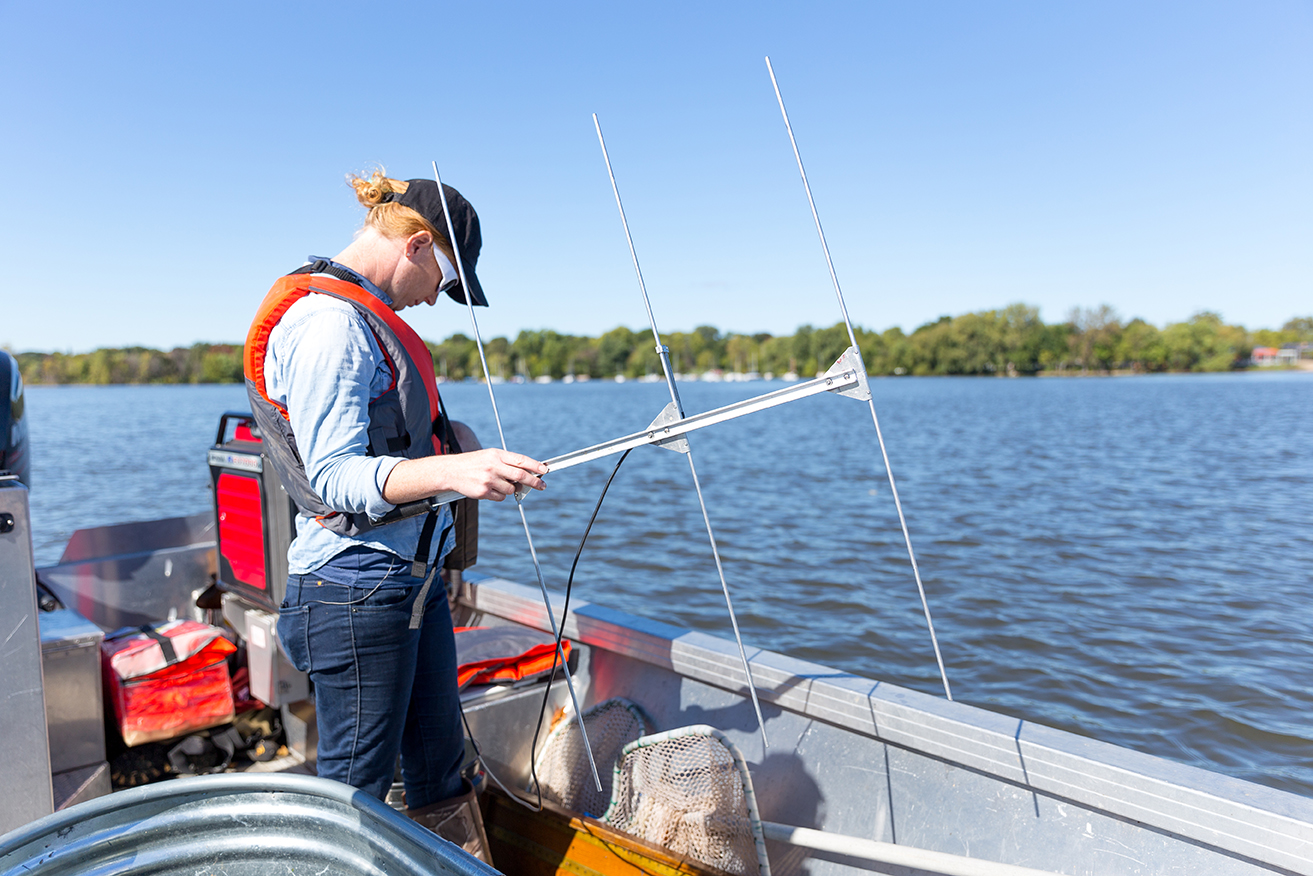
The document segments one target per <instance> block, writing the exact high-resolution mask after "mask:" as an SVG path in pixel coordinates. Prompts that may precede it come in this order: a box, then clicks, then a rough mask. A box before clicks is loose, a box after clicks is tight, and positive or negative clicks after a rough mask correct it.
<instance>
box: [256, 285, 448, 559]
mask: <svg viewBox="0 0 1313 876" xmlns="http://www.w3.org/2000/svg"><path fill="white" fill-rule="evenodd" d="M310 294H320V295H331V296H333V297H334V298H338V299H341V300H342V301H345V302H347V303H348V304H350V305H351V306H352V307H354V308H355V309H356V311H357V312H358V313H360V315H361V316H362V317H363V318H364V320H365V322H366V324H368V326H369V328H370V331H372V332H373V333H374V338H375V340H377V341H378V345H379V348H380V349H382V351H383V355H384V356H385V357H386V359H387V365H388V369H389V370H390V371H391V372H392V384H391V386H390V387H389V388H388V390H387V392H385V393H383V394H382V395H380V396H379V397H378V398H376V399H372V400H371V401H370V403H369V450H368V453H369V455H370V456H402V457H405V458H407V459H419V458H421V457H424V456H433V455H435V454H440V453H443V452H445V447H444V444H443V436H445V435H446V434H447V424H446V422H445V420H446V418H445V414H444V412H443V408H442V400H441V399H440V398H439V396H438V382H437V377H436V376H435V375H434V373H433V356H432V354H431V353H430V352H429V349H428V347H426V346H425V345H424V342H423V341H422V340H420V337H419V335H417V334H416V333H415V330H414V329H412V328H411V327H410V326H409V325H407V324H406V323H405V321H404V320H402V319H401V317H400V316H398V315H397V314H396V312H395V311H394V310H392V308H390V307H388V306H387V305H386V304H384V303H383V302H382V301H381V300H379V298H378V297H376V296H375V295H373V294H372V293H371V292H370V291H369V290H368V289H365V288H364V287H363V286H361V285H360V283H359V281H358V278H356V277H355V275H354V274H353V273H351V272H350V271H345V270H342V269H340V268H337V267H335V266H333V265H331V264H329V263H328V262H326V261H322V260H320V261H316V262H315V263H313V264H311V265H307V266H305V267H304V268H301V269H300V270H298V271H295V272H293V273H291V274H288V275H287V276H286V277H282V278H280V279H279V280H278V281H277V282H276V283H274V285H273V288H272V289H270V290H269V294H268V295H266V296H265V299H264V302H263V303H261V305H260V309H259V310H258V311H256V314H255V319H254V321H253V322H252V323H251V330H250V332H248V333H247V335H246V349H245V353H244V360H245V361H244V365H245V372H246V394H247V396H248V397H249V398H250V400H251V411H252V413H253V414H254V415H255V421H256V423H257V424H258V425H259V427H260V431H261V432H263V433H264V449H265V452H266V453H267V454H268V457H269V460H270V462H271V463H273V465H274V468H275V469H276V470H277V472H278V475H279V477H281V478H282V480H283V486H284V487H286V489H287V493H288V495H290V496H291V497H292V500H293V501H294V502H296V505H297V507H298V508H299V509H301V511H302V512H303V513H305V514H307V515H309V516H311V517H314V518H316V519H317V520H318V521H319V522H320V524H322V525H323V526H324V527H326V528H327V529H330V530H332V531H333V532H336V533H338V534H339V535H347V536H354V535H359V534H360V533H362V532H367V531H368V530H370V529H372V528H373V527H374V526H375V525H376V524H375V523H374V522H371V521H370V520H369V519H368V517H367V516H366V515H364V514H356V513H348V512H343V511H338V510H335V509H333V508H330V507H328V505H326V504H325V503H324V501H323V499H321V498H320V497H319V496H318V495H317V494H316V493H315V491H314V490H313V489H312V488H311V487H310V479H309V478H308V477H307V476H306V472H305V464H304V462H303V461H302V459H301V454H300V452H299V451H298V450H297V441H296V436H295V435H294V434H293V433H292V424H291V420H290V419H289V418H288V413H287V410H286V409H285V408H284V407H283V406H282V405H280V404H278V403H277V402H275V401H274V400H273V399H271V398H269V393H268V391H267V390H266V388H265V382H264V360H265V354H266V353H267V352H268V348H269V333H270V332H272V331H273V329H274V326H276V325H278V322H279V320H281V319H282V318H283V315H284V314H286V313H287V310H288V308H290V307H291V306H292V305H293V304H295V303H296V302H298V301H300V300H301V299H302V298H304V297H305V296H307V295H310Z"/></svg>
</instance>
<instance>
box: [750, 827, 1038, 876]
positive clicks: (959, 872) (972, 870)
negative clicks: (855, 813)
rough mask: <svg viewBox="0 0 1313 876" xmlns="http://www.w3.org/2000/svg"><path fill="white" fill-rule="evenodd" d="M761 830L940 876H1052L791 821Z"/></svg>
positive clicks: (811, 845) (799, 843)
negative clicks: (814, 827)
mask: <svg viewBox="0 0 1313 876" xmlns="http://www.w3.org/2000/svg"><path fill="white" fill-rule="evenodd" d="M761 832H762V834H763V835H764V836H765V837H766V839H768V840H775V841H776V842H781V843H788V844H789V845H791V846H798V847H800V848H804V849H816V850H817V851H821V852H833V853H834V854H836V855H843V856H844V857H847V858H857V859H859V860H862V861H871V862H874V863H879V864H892V865H894V866H896V867H907V868H910V869H912V870H916V871H917V872H922V871H924V872H926V873H936V874H940V876H1056V874H1054V873H1053V871H1051V870H1035V869H1033V868H1031V867H1019V866H1017V865H1015V864H999V863H996V862H994V861H986V860H984V859H981V858H968V857H964V856H962V855H950V854H948V853H947V852H933V851H930V850H929V849H918V848H915V847H913V846H903V845H896V844H894V843H885V842H879V841H877V840H869V839H863V838H862V837H856V836H844V835H842V834H837V833H830V832H829V831H822V830H812V829H811V828H807V827H794V826H793V825H791V824H780V823H778V822H774V821H763V822H762V823H761Z"/></svg>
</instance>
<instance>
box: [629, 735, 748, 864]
mask: <svg viewBox="0 0 1313 876" xmlns="http://www.w3.org/2000/svg"><path fill="white" fill-rule="evenodd" d="M614 786H615V790H614V793H613V795H612V800H611V808H610V809H609V810H608V811H607V813H606V815H605V817H604V818H603V821H605V822H606V823H608V824H610V825H611V826H612V827H614V828H616V829H617V830H620V831H624V832H625V833H628V834H632V835H634V836H637V837H639V838H641V839H644V840H647V841H648V842H651V843H655V844H657V845H660V846H663V847H665V848H667V849H669V850H670V851H672V852H675V853H677V854H680V855H685V856H687V857H689V858H692V859H694V860H697V861H701V862H702V863H704V864H708V865H710V866H712V867H715V868H717V869H720V870H723V871H725V872H727V873H733V874H737V876H750V874H761V876H770V866H769V864H768V863H767V861H766V852H765V840H764V838H763V836H762V831H761V819H760V818H759V817H758V815H757V804H756V799H755V796H754V794H753V791H752V779H751V777H750V776H749V775H748V770H747V765H746V764H745V763H744V762H743V758H742V755H740V754H739V753H738V750H737V749H736V748H735V747H734V745H733V743H731V742H730V741H729V740H728V739H726V738H725V737H724V736H723V735H721V733H720V731H718V730H716V729H714V728H712V727H708V726H705V725H697V726H693V727H684V728H681V729H679V730H672V731H669V732H667V733H659V734H656V735H655V736H646V737H644V738H642V739H640V740H638V741H637V742H635V743H632V744H631V745H629V746H627V747H626V748H625V751H624V753H623V755H622V756H621V758H620V762H619V763H618V764H617V765H616V775H615V780H614Z"/></svg>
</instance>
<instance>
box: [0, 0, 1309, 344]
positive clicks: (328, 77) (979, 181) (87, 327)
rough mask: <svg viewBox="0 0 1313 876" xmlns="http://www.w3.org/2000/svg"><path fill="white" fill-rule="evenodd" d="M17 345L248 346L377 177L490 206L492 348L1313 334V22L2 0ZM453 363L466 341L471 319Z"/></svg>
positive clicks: (338, 240)
mask: <svg viewBox="0 0 1313 876" xmlns="http://www.w3.org/2000/svg"><path fill="white" fill-rule="evenodd" d="M0 32H3V34H4V35H5V36H4V44H5V46H4V50H3V52H0V118H3V119H4V128H5V131H4V136H3V137H0V166H3V167H5V168H6V169H7V171H8V180H7V184H6V185H5V195H4V197H3V198H0V241H2V243H0V246H3V257H4V264H5V280H4V283H3V287H2V288H3V291H2V292H0V296H2V297H3V308H0V344H5V345H8V346H9V347H11V348H12V349H15V350H72V351H84V350H90V349H93V348H95V347H99V346H126V345H130V344H143V345H147V346H153V347H163V348H167V347H172V346H176V345H186V344H190V343H193V342H196V341H240V340H241V339H242V338H243V337H244V336H245V331H246V326H247V324H248V322H249V319H250V316H251V315H252V313H253V312H254V309H255V307H256V305H257V304H258V302H259V300H260V298H261V297H262V296H263V294H264V292H265V291H266V290H267V289H268V287H269V285H270V284H271V283H272V281H273V280H274V279H275V278H276V277H277V276H278V275H280V274H282V273H285V272H286V271H288V270H290V269H292V268H294V267H296V266H297V265H299V264H300V263H301V261H302V260H303V259H304V258H305V257H306V256H307V255H309V254H311V253H314V254H325V255H331V254H333V253H336V252H337V251H338V250H340V249H341V248H342V247H343V246H345V245H346V243H347V242H349V240H350V238H351V235H352V233H353V231H354V230H355V228H356V227H357V226H358V225H359V223H360V220H361V217H362V215H363V212H362V210H361V209H360V208H359V207H358V206H356V205H355V203H354V198H353V195H352V192H351V191H350V189H348V188H347V187H346V186H345V184H344V182H343V179H344V176H345V174H346V173H347V172H349V171H353V170H362V171H364V170H369V169H371V168H373V167H374V166H375V165H377V164H380V163H381V164H383V165H384V166H386V168H387V169H388V171H389V172H390V173H391V174H393V175H396V176H402V177H412V176H427V175H428V174H429V172H430V169H429V162H430V161H433V160H437V161H438V163H439V166H440V168H441V169H442V173H443V177H444V180H445V181H447V182H449V183H451V184H453V185H455V186H456V187H457V188H459V189H461V191H462V192H463V193H464V194H465V195H466V196H467V197H468V198H469V199H470V201H471V202H472V203H473V204H474V205H475V207H476V208H477V209H478V210H479V213H480V216H481V218H482V221H483V230H484V240H485V245H484V250H483V255H482V258H481V259H480V262H479V275H480V277H481V279H482V281H483V285H484V288H485V290H486V291H487V293H488V296H489V299H490V301H491V303H492V307H491V308H489V309H487V310H484V311H481V312H480V314H479V316H480V324H481V328H482V329H483V332H484V335H485V336H486V337H491V336H494V335H498V334H505V335H510V336H514V334H515V333H516V332H518V331H520V330H521V329H526V328H527V329H540V328H551V329H556V330H558V331H561V332H567V333H576V334H597V333H599V332H602V331H605V330H607V329H610V328H613V327H615V326H617V325H621V324H624V325H628V326H630V327H631V328H643V327H645V325H646V317H645V314H644V311H643V308H642V302H641V299H640V298H639V295H638V291H637V284H636V282H635V280H634V276H633V269H632V267H631V265H630V262H629V254H628V250H627V248H626V246H625V243H624V238H623V233H622V231H621V227H620V223H619V219H618V215H617V213H616V209H615V204H614V201H613V200H612V196H611V192H610V185H609V182H608V180H607V177H606V170H605V166H604V164H603V163H602V158H601V152H600V150H599V148H598V145H597V140H596V136H595V134H594V132H593V128H592V119H591V117H590V114H591V113H593V112H596V113H598V115H599V116H600V118H601V122H602V126H603V130H604V132H605V134H606V137H607V145H608V147H609V148H610V151H611V158H612V161H613V163H614V166H615V171H616V176H617V180H618V182H619V185H620V190H621V195H622V197H623V198H624V200H625V206H626V209H627V211H628V215H629V222H630V226H631V229H632V231H633V234H634V240H635V245H636V247H637V250H638V254H639V257H640V260H641V261H642V264H643V269H644V275H645V278H646V280H647V285H648V289H649V291H650V293H651V294H652V298H653V308H654V312H655V314H656V318H657V321H658V324H659V325H660V327H661V328H662V329H663V330H666V331H674V330H687V329H691V328H693V327H694V326H696V325H699V324H711V325H715V326H717V327H719V328H721V329H722V330H727V331H743V332H756V331H769V332H773V333H791V332H792V331H793V330H794V329H795V328H796V327H797V326H798V325H800V324H803V323H811V324H813V325H829V324H832V323H833V322H835V321H837V319H838V309H837V306H836V304H835V301H834V296H833V292H832V290H831V288H830V285H829V277H828V274H827V272H826V270H825V265H824V262H823V260H822V257H821V254H820V248H819V245H818V243H817V241H816V235H815V231H814V230H813V227H812V225H811V216H810V213H809V211H808V209H807V204H806V200H805V197H804V195H803V191H802V187H801V185H800V183H799V180H798V175H797V171H796V168H795V166H794V164H793V155H792V152H791V150H790V148H789V144H788V140H787V137H786V135H785V131H784V127H783V124H782V122H781V120H780V116H779V111H778V109H777V107H776V105H775V98H774V94H773V92H772V91H771V87H770V80H769V78H768V76H767V73H766V68H765V64H764V62H763V60H762V59H763V57H764V56H765V55H770V56H771V59H772V61H773V63H774V64H775V69H776V73H777V75H778V76H779V79H780V84H781V88H782V89H783V91H784V96H785V100H786V101H787V103H788V106H789V111H790V115H791V117H792V121H793V125H794V129H795V132H796V133H797V136H798V140H799V145H800V147H801V149H802V153H803V158H804V161H805V162H806V163H807V167H808V173H809V175H810V178H811V183H812V188H813V191H814V193H815V196H816V200H817V206H818V208H819V210H820V214H821V219H822V221H823V222H824V224H825V229H826V233H827V236H828V238H829V243H830V248H831V251H832V253H833V256H834V260H835V266H836V268H837V271H838V274H839V278H840V281H841V282H842V284H843V287H844V291H845V294H846V297H847V299H848V305H849V309H850V311H851V314H852V317H853V319H854V321H856V322H857V323H859V324H861V325H865V326H868V327H871V328H877V329H884V328H887V327H889V326H893V325H899V326H902V327H903V328H904V329H905V330H907V331H911V330H912V329H913V328H915V327H916V326H917V325H919V324H921V323H923V322H926V321H929V320H933V319H935V318H937V317H938V316H940V315H942V314H958V313H963V312H967V311H972V310H983V309H989V308H995V307H1002V306H1005V305H1007V304H1009V303H1012V302H1015V301H1021V302H1025V303H1028V304H1033V305H1036V306H1038V307H1040V309H1041V315H1042V317H1043V318H1044V319H1045V320H1047V321H1058V320H1060V319H1062V318H1063V317H1064V316H1065V315H1066V313H1067V312H1068V311H1069V310H1070V308H1072V307H1074V306H1093V305H1097V304H1101V303H1108V304H1111V305H1112V306H1114V307H1115V308H1116V309H1117V310H1118V311H1119V312H1120V313H1121V314H1122V315H1123V317H1126V318H1130V317H1133V316H1140V317H1143V318H1145V319H1147V320H1149V321H1150V322H1153V323H1155V324H1158V325H1162V324H1164V323H1167V322H1171V321H1176V320H1181V319H1185V318H1187V317H1188V316H1189V315H1190V314H1191V313H1193V312H1195V311H1197V310H1199V309H1210V310H1215V311H1218V312H1220V313H1221V314H1222V316H1223V317H1224V318H1225V319H1226V320H1227V321H1229V322H1237V323H1242V324H1244V325H1247V326H1249V327H1251V328H1257V327H1277V326H1279V325H1280V324H1281V323H1282V322H1284V321H1285V320H1286V319H1288V318H1290V317H1291V316H1295V315H1307V314H1310V313H1313V280H1311V278H1313V245H1311V242H1313V162H1311V161H1310V156H1311V155H1313V148H1310V147H1313V136H1311V135H1313V49H1311V47H1313V4H1310V3H1308V2H1244V3H1241V2H1235V3H1209V2H1193V3H1174V2H1162V3H1143V2H1097V3H1092V2H1091V3H1081V2H1072V3H1053V2H1049V0H1044V2H1008V3H989V2H952V3H950V2H915V3H913V2H905V3H875V2H871V3H821V4H807V5H804V4H798V3H790V4H779V3H705V2H704V3H611V4H592V3H575V4H551V5H549V4H541V3H513V2H488V3H479V4H469V3H465V4H446V3H425V4H420V3H404V2H400V3H386V2H383V3H370V4H363V3H361V4H354V3H340V2H316V3H277V2H274V3H269V2H266V3H258V4H257V3H248V2H232V3H224V4H181V3H125V4H91V3H81V4H58V3H36V2H14V0H0ZM407 314H408V318H410V315H412V314H413V318H411V321H412V324H414V325H415V327H416V328H417V329H418V330H419V331H420V333H421V334H422V335H424V336H425V337H428V338H431V339H438V338H441V337H445V336H446V335H448V334H451V333H452V332H454V331H466V332H467V333H468V329H469V327H468V321H467V317H466V315H465V313H464V312H463V308H460V307H458V306H456V305H455V304H453V303H451V302H449V301H444V302H440V303H439V304H438V305H437V306H436V307H434V308H421V311H414V310H412V311H408V312H407Z"/></svg>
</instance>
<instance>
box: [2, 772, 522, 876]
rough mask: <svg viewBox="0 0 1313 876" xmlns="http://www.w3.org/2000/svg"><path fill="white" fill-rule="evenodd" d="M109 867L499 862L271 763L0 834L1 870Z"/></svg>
mask: <svg viewBox="0 0 1313 876" xmlns="http://www.w3.org/2000/svg"><path fill="white" fill-rule="evenodd" d="M110 872H112V873H117V874H132V873H142V874H144V873H150V874H152V876H172V874H178V876H182V874H186V876H194V874H197V873H224V874H226V876H265V874H268V873H275V872H277V873H283V872H286V873H313V874H316V876H348V874H349V876H371V874H378V876H382V874H389V876H405V874H415V876H419V874H426V876H428V874H431V876H492V874H496V873H497V871H496V870H494V869H493V868H491V867H489V866H488V865H487V864H484V863H483V862H481V861H479V860H477V859H476V858H474V857H472V856H470V855H469V854H467V853H466V852H465V851H463V850H462V849H461V848H459V847H458V846H455V845H453V844H451V843H449V842H447V841H446V840H444V839H442V838H440V837H439V836H438V835H437V834H434V833H430V832H429V831H427V830H425V829H424V828H422V827H420V826H419V825H418V824H416V823H415V822H413V821H411V820H410V819H408V818H406V817H405V816H403V815H401V814H399V813H397V812H395V811H394V810H392V809H390V808H388V807H387V806H386V805H384V804H383V803H382V802H380V801H379V800H377V799H375V798H374V797H371V796H370V795H368V794H364V793H361V792H359V791H357V790H356V789H354V788H351V787H349V786H347V785H343V784H341V783H338V782H331V781H328V780H327V779H320V778H315V777H313V776H293V775H282V774H272V773H269V774H230V775H218V776H203V777H199V778H191V779H177V780H174V781H171V782H160V783H157V784H153V785H144V786H142V787H140V788H133V789H131V790H127V791H120V792H119V793H116V794H112V795H110V796H108V797H101V798H99V799H96V800H92V801H89V802H87V803H82V804H79V805H77V806H73V807H71V808H69V809H65V810H62V811H60V812H57V813H55V814H54V815H51V816H48V817H46V818H43V819H41V820H40V821H36V822H33V823H32V824H29V825H27V826H26V827H22V828H19V829H18V830H15V831H13V832H11V833H8V834H6V835H5V836H2V837H0V876H19V874H24V876H64V874H80V873H110Z"/></svg>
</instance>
